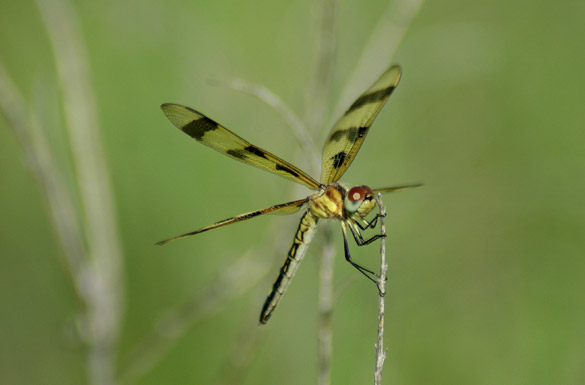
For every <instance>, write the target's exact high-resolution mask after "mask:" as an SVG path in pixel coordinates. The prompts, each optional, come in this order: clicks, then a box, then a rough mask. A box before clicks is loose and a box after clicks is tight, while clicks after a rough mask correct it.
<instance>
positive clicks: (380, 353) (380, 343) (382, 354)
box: [374, 194, 388, 385]
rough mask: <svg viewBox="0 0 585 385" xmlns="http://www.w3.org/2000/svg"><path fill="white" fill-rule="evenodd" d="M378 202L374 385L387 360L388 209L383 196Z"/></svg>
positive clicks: (378, 198) (380, 382)
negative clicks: (376, 318) (378, 250)
mask: <svg viewBox="0 0 585 385" xmlns="http://www.w3.org/2000/svg"><path fill="white" fill-rule="evenodd" d="M376 202H377V203H378V207H379V208H380V215H381V217H380V234H381V235H382V238H381V239H380V278H379V280H378V289H379V290H380V293H381V294H380V296H379V298H378V340H377V342H376V366H375V370H374V385H381V384H382V369H383V368H384V360H385V359H386V353H387V349H385V348H384V312H385V309H384V299H385V294H386V276H387V272H388V264H387V263H386V222H385V219H386V207H385V206H384V202H383V201H382V194H378V195H377V196H376Z"/></svg>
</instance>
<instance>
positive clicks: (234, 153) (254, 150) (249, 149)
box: [226, 145, 268, 159]
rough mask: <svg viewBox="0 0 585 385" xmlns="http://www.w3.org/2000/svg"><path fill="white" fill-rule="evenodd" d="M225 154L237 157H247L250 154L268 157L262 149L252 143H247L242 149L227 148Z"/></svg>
mask: <svg viewBox="0 0 585 385" xmlns="http://www.w3.org/2000/svg"><path fill="white" fill-rule="evenodd" d="M226 154H228V155H231V156H233V157H234V158H238V159H247V158H249V155H250V154H252V155H254V156H257V157H259V158H264V159H268V158H267V157H266V154H265V153H264V151H262V150H261V149H259V148H258V147H256V146H254V145H249V146H248V147H245V148H244V149H243V150H227V151H226Z"/></svg>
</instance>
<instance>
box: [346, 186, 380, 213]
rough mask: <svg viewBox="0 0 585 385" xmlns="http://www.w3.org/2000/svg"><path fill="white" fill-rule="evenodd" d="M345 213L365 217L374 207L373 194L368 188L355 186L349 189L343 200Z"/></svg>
mask: <svg viewBox="0 0 585 385" xmlns="http://www.w3.org/2000/svg"><path fill="white" fill-rule="evenodd" d="M344 206H345V211H347V212H348V213H349V214H354V213H357V214H358V215H359V216H360V217H365V216H366V215H368V214H369V213H370V211H372V209H373V208H374V206H376V201H375V200H374V192H373V191H372V189H371V188H369V187H368V186H365V185H364V186H356V187H352V188H350V189H349V191H348V192H347V194H346V195H345V200H344Z"/></svg>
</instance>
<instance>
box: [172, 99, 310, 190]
mask: <svg viewBox="0 0 585 385" xmlns="http://www.w3.org/2000/svg"><path fill="white" fill-rule="evenodd" d="M161 108H162V110H163V112H164V113H165V115H166V116H167V118H168V119H169V120H170V121H171V123H173V124H174V125H175V126H176V127H178V128H179V129H180V130H181V131H183V132H184V133H186V134H187V135H189V136H190V137H192V138H193V139H195V140H196V141H198V142H199V143H201V144H204V145H206V146H207V147H210V148H212V149H214V150H216V151H218V152H220V153H222V154H224V155H226V156H229V157H230V158H232V159H235V160H237V161H239V162H242V163H245V164H248V165H250V166H254V167H257V168H260V169H262V170H265V171H268V172H271V173H273V174H276V175H279V176H281V177H283V178H286V179H289V180H292V181H293V182H297V183H300V184H302V185H305V186H307V187H308V188H310V189H312V190H317V189H319V187H320V184H319V182H317V181H316V180H315V179H313V178H312V177H311V176H309V175H308V174H307V173H305V172H304V171H302V170H300V169H299V168H297V167H295V166H293V165H292V164H290V163H288V162H287V161H285V160H283V159H281V158H279V157H277V156H276V155H274V154H271V153H270V152H268V151H266V150H264V149H262V148H260V147H257V146H254V145H253V144H250V143H249V142H248V141H246V140H245V139H243V138H241V137H240V136H238V135H236V134H235V133H233V132H232V131H230V130H228V129H227V128H226V127H224V126H222V125H221V124H219V123H217V122H215V121H213V120H212V119H210V118H208V117H207V116H205V115H203V114H201V113H200V112H197V111H195V110H194V109H192V108H189V107H185V106H182V105H180V104H173V103H165V104H163V105H162V106H161Z"/></svg>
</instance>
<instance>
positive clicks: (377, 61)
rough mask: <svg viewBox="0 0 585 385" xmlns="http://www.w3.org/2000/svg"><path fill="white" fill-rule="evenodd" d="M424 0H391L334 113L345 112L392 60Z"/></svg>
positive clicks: (345, 86)
mask: <svg viewBox="0 0 585 385" xmlns="http://www.w3.org/2000/svg"><path fill="white" fill-rule="evenodd" d="M423 1H424V0H394V1H391V2H390V3H389V5H388V8H386V11H385V12H384V14H383V15H382V16H381V18H380V21H379V22H378V24H377V25H376V27H375V28H374V30H373V32H372V34H371V35H370V37H369V39H368V41H367V42H366V44H365V45H364V46H365V47H364V49H363V51H362V53H361V55H360V58H359V60H358V63H357V65H356V66H355V67H354V71H353V72H352V74H351V75H350V76H349V79H348V80H347V82H345V84H344V87H343V90H342V91H341V94H340V95H339V98H338V99H337V103H336V105H335V108H334V109H333V115H332V116H333V117H335V118H336V117H338V116H341V114H342V113H343V112H344V111H345V109H346V108H347V107H348V106H349V105H350V104H351V102H352V101H353V100H354V99H355V98H356V96H357V95H359V93H360V92H361V91H363V90H362V88H363V86H364V84H370V83H371V82H372V81H373V80H374V79H375V77H376V76H378V74H381V73H382V72H383V71H384V70H385V69H386V68H388V66H389V65H390V63H391V62H392V57H393V56H394V52H395V51H396V49H397V48H398V45H399V44H400V42H401V41H402V38H403V37H404V35H405V33H406V31H407V30H408V27H409V26H410V24H411V23H412V21H413V20H414V18H415V16H416V15H417V14H418V11H419V10H420V8H421V6H422V3H423Z"/></svg>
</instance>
